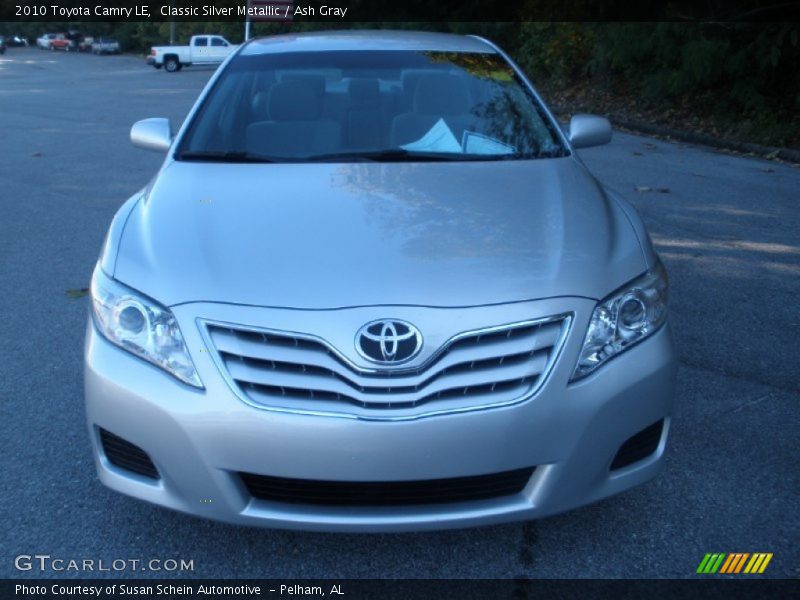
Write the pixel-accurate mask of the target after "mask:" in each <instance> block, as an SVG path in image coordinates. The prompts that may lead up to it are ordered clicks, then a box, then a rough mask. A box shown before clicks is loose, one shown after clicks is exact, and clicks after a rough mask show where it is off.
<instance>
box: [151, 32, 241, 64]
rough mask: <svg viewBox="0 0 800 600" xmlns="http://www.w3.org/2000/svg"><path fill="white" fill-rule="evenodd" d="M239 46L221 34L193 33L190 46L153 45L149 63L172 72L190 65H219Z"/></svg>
mask: <svg viewBox="0 0 800 600" xmlns="http://www.w3.org/2000/svg"><path fill="white" fill-rule="evenodd" d="M238 47H239V46H238V45H237V44H231V43H230V42H229V41H228V40H226V39H225V38H224V37H222V36H221V35H193V36H192V39H190V40H189V45H188V46H153V47H152V48H151V49H150V56H148V57H147V64H148V65H153V66H154V67H155V68H156V69H160V68H161V67H164V69H165V70H166V71H169V72H170V73H174V72H176V71H180V70H181V69H182V68H183V67H188V66H190V65H218V64H220V63H221V62H222V61H223V60H225V59H226V58H228V55H229V54H230V53H231V52H233V51H234V50H236V49H237V48H238Z"/></svg>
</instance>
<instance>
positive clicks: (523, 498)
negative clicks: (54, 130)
mask: <svg viewBox="0 0 800 600" xmlns="http://www.w3.org/2000/svg"><path fill="white" fill-rule="evenodd" d="M610 138H611V130H610V126H609V124H608V121H606V120H605V119H602V118H599V117H593V116H589V115H578V116H575V117H573V119H572V122H571V124H570V131H569V135H567V136H565V135H564V134H562V132H561V130H560V129H559V126H558V124H557V123H556V122H555V121H554V119H553V117H552V115H551V114H550V113H549V112H548V111H547V109H546V108H545V107H544V105H543V103H542V101H541V100H540V99H539V97H538V96H537V94H536V92H535V91H534V89H533V88H532V87H531V85H530V83H529V82H528V81H527V80H526V79H525V77H524V76H523V74H522V73H521V72H520V71H519V69H518V68H517V67H516V66H515V65H514V64H513V62H511V61H510V59H509V58H508V57H507V56H506V55H505V54H504V53H503V52H502V51H501V50H499V49H498V48H497V47H496V46H494V45H493V44H492V43H490V42H488V41H486V40H483V39H480V38H475V37H461V36H453V35H444V34H432V33H408V32H404V33H400V32H396V33H392V32H336V33H329V34H323V33H313V34H304V35H286V36H277V37H271V38H265V39H258V40H253V41H251V42H249V43H247V44H244V45H243V46H242V47H241V48H239V49H238V50H237V51H236V52H235V53H234V54H233V55H232V56H231V57H229V58H228V59H227V60H226V61H225V63H224V64H223V65H222V66H221V67H220V69H219V70H218V72H217V73H215V74H214V76H213V77H212V78H211V81H210V82H209V83H208V85H207V86H206V89H205V90H204V91H203V93H202V94H201V96H200V98H199V100H198V101H197V104H196V105H195V107H194V109H193V110H192V111H191V113H190V114H189V116H188V118H187V119H186V122H185V123H184V124H183V126H182V128H181V129H180V131H179V132H178V133H177V135H175V136H174V137H173V135H172V133H171V130H170V125H169V123H168V122H167V121H166V120H165V119H148V120H145V121H140V122H139V123H136V124H135V125H134V126H133V129H132V130H131V140H132V141H133V143H134V144H136V145H139V146H142V147H145V148H149V149H152V150H158V151H161V152H166V155H167V157H166V160H165V161H164V163H163V165H162V167H161V169H160V170H159V172H158V174H157V175H156V177H155V178H154V179H153V180H152V182H151V183H150V184H149V185H148V186H147V187H146V188H145V189H143V190H141V191H140V192H138V193H137V194H135V195H134V196H133V197H132V198H130V199H129V200H128V201H127V202H126V203H125V204H124V205H123V206H122V208H121V209H120V210H119V212H118V213H117V215H116V216H115V218H114V220H113V222H112V224H111V227H110V230H109V232H108V236H107V238H106V241H105V244H104V247H103V250H102V254H101V257H100V260H99V261H98V263H97V267H96V269H95V271H94V275H93V278H92V285H91V296H92V314H91V318H90V319H89V323H88V327H87V342H86V371H85V384H86V385H85V390H86V391H85V393H86V412H87V418H88V424H89V430H90V433H91V438H92V443H93V447H94V453H95V458H96V464H97V470H98V472H99V474H100V479H101V480H102V482H103V483H105V484H106V485H107V486H109V487H111V488H113V489H115V490H117V491H120V492H122V493H125V494H128V495H131V496H134V497H136V498H140V499H142V500H147V501H149V502H153V503H155V504H159V505H162V506H167V507H170V508H173V509H177V510H180V511H184V512H187V513H191V514H194V515H198V516H202V517H209V518H213V519H219V520H223V521H228V522H232V523H240V524H246V525H261V526H267V527H285V528H297V529H315V530H347V531H391V530H413V529H435V528H448V527H466V526H473V525H484V524H490V523H500V522H505V521H514V520H523V519H533V518H537V517H541V516H544V515H550V514H553V513H557V512H560V511H564V510H567V509H570V508H574V507H577V506H580V505H583V504H586V503H589V502H593V501H595V500H598V499H600V498H604V497H606V496H609V495H611V494H615V493H617V492H621V491H623V490H627V489H628V488H631V487H633V486H635V485H637V484H640V483H642V482H644V481H646V480H648V479H650V478H651V477H653V476H654V475H655V474H656V473H657V472H658V471H659V469H660V468H661V466H662V463H663V460H664V449H665V445H666V441H667V435H668V433H669V425H670V415H671V410H672V399H673V394H674V387H675V370H676V359H675V352H674V349H673V344H672V340H671V336H670V332H669V329H668V326H667V308H666V306H667V287H668V282H667V276H666V273H665V271H664V268H663V267H662V265H661V262H660V261H659V258H658V256H657V255H656V253H655V251H654V250H653V246H652V244H651V242H650V239H649V237H648V234H647V232H646V231H645V228H644V226H643V224H642V221H641V219H640V218H639V216H638V215H637V214H636V212H635V211H634V209H633V208H632V207H631V206H630V205H629V204H628V203H626V202H625V201H624V200H623V199H622V198H620V197H619V196H618V195H616V194H615V193H613V192H611V191H609V190H607V189H605V188H604V187H603V186H602V185H601V184H599V183H598V182H597V181H596V180H595V179H594V178H593V177H592V175H591V174H589V173H588V172H587V170H586V168H585V167H584V165H583V163H582V162H581V160H580V158H578V157H577V156H576V155H575V149H576V148H581V147H586V146H590V145H598V144H605V143H607V142H608V141H609V140H610Z"/></svg>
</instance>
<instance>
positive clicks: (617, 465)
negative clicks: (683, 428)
mask: <svg viewBox="0 0 800 600" xmlns="http://www.w3.org/2000/svg"><path fill="white" fill-rule="evenodd" d="M663 429H664V420H663V419H661V420H660V421H657V422H655V423H653V424H652V425H650V426H649V427H646V428H645V429H642V430H641V431H640V432H639V433H637V434H636V435H634V436H631V437H630V438H628V440H627V441H626V442H625V443H624V444H622V446H620V449H619V450H618V451H617V455H616V456H615V457H614V461H613V462H612V463H611V470H612V471H613V470H615V469H621V468H622V467H627V466H628V465H632V464H633V463H635V462H638V461H640V460H642V459H643V458H647V457H648V456H650V455H651V454H653V452H655V451H656V450H657V449H658V443H659V442H660V441H661V431H662V430H663Z"/></svg>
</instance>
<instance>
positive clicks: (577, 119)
mask: <svg viewBox="0 0 800 600" xmlns="http://www.w3.org/2000/svg"><path fill="white" fill-rule="evenodd" d="M610 141H611V123H609V122H608V119H606V118H605V117H598V116H596V115H575V116H574V117H572V119H570V122H569V142H570V144H572V147H573V148H576V149H577V148H590V147H592V146H602V145H603V144H607V143H608V142H610Z"/></svg>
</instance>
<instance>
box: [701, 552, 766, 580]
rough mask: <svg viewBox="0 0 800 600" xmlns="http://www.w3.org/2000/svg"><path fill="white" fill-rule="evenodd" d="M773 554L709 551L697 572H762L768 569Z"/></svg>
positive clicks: (731, 573)
mask: <svg viewBox="0 0 800 600" xmlns="http://www.w3.org/2000/svg"><path fill="white" fill-rule="evenodd" d="M772 556H773V554H772V552H754V553H753V554H750V553H749V552H730V553H727V554H725V553H708V554H706V555H705V556H704V557H703V560H702V561H700V565H699V566H698V567H697V573H699V574H703V575H713V574H714V573H717V572H719V573H720V574H721V575H723V574H724V575H734V574H738V573H750V574H761V573H763V572H764V571H765V570H766V568H767V565H768V564H769V562H770V561H771V560H772ZM748 559H749V560H748ZM745 565H747V566H745Z"/></svg>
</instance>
